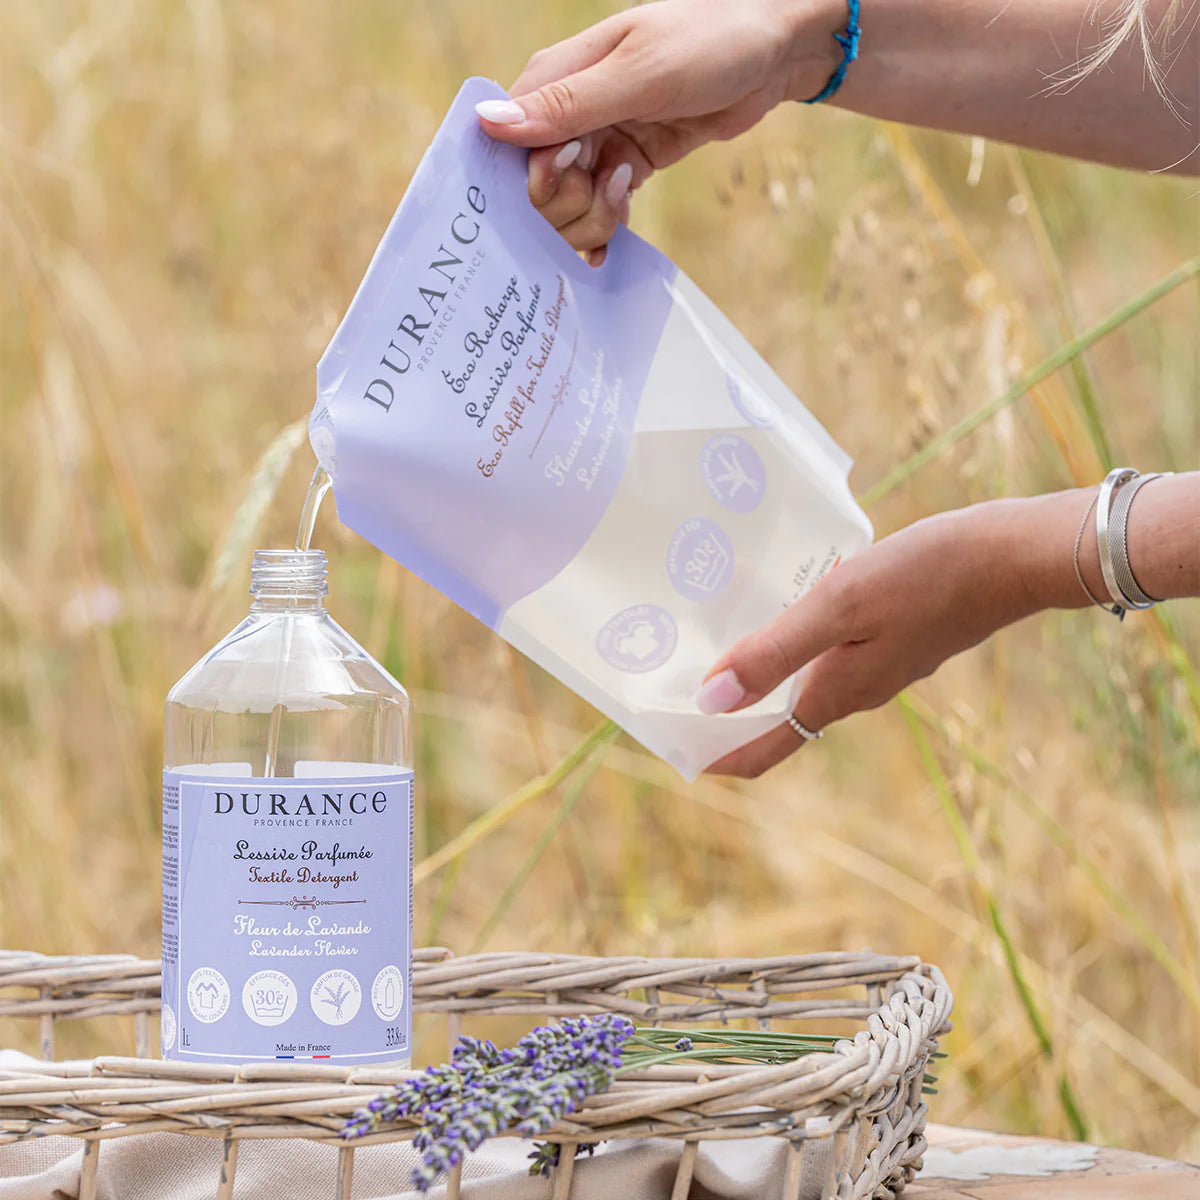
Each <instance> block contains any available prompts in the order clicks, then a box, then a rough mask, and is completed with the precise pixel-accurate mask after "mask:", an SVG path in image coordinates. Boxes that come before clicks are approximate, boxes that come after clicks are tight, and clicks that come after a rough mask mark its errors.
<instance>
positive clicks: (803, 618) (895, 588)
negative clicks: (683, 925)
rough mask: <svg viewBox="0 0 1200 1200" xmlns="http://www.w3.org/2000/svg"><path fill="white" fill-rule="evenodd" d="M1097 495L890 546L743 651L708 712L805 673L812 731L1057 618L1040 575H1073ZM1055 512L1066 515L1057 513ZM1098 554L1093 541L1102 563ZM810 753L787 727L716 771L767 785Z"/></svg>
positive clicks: (1006, 512) (970, 512) (806, 721)
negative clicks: (1026, 627) (1083, 522)
mask: <svg viewBox="0 0 1200 1200" xmlns="http://www.w3.org/2000/svg"><path fill="white" fill-rule="evenodd" d="M1090 495H1091V493H1084V492H1069V493H1062V494H1061V495H1059V496H1055V497H1046V498H1038V499H1035V500H998V501H991V502H989V503H986V504H979V505H976V506H974V507H972V508H967V509H960V510H958V511H955V512H949V513H943V514H941V515H939V516H935V517H929V518H927V519H925V520H923V521H918V522H917V523H916V524H915V525H911V526H909V527H908V528H907V529H902V530H901V531H900V532H898V533H894V534H892V535H891V536H890V537H885V538H883V539H882V540H881V541H879V542H877V543H875V545H873V546H870V547H868V548H867V549H866V550H864V551H862V553H860V554H857V555H855V556H854V557H853V558H850V559H848V560H847V561H846V562H844V563H841V564H840V565H838V566H837V567H836V568H835V569H834V570H832V571H831V572H830V573H829V574H828V575H827V576H826V577H825V578H824V579H822V580H821V581H820V582H819V583H818V584H817V585H816V586H815V587H813V588H812V590H811V591H809V592H808V593H807V594H806V595H805V596H803V597H802V598H801V599H800V600H798V601H796V603H795V604H793V605H792V606H791V607H790V608H788V609H787V610H786V611H785V612H784V613H782V614H781V615H780V616H779V617H778V618H776V619H775V620H774V621H772V622H771V624H770V625H767V626H766V627H765V628H763V629H760V630H758V631H757V632H755V633H752V634H749V635H748V636H747V637H744V638H742V640H741V641H739V642H737V643H736V644H735V645H734V646H733V647H732V649H730V650H729V652H728V653H727V654H725V655H724V656H723V657H722V658H721V659H720V660H719V661H718V662H717V663H716V665H715V666H714V667H713V668H712V670H711V672H710V673H709V676H708V678H707V679H706V681H705V683H704V685H703V687H702V688H701V689H700V692H699V694H698V696H697V705H698V706H699V708H700V709H701V711H702V712H708V713H716V712H733V711H735V710H737V709H741V708H745V707H746V706H747V705H750V704H753V703H754V702H755V701H757V700H761V699H762V698H763V697H764V696H766V695H768V694H769V693H770V692H772V691H773V690H774V689H775V688H776V687H778V685H779V684H780V683H782V682H783V681H784V680H785V679H787V678H789V677H790V676H792V675H794V674H796V673H797V672H801V673H802V680H803V686H802V691H801V693H800V698H799V700H798V701H797V704H796V708H795V715H796V719H797V720H798V721H799V722H800V723H801V724H802V725H804V726H805V727H806V728H807V729H811V730H814V731H816V730H820V729H822V728H824V727H825V726H826V725H828V724H830V723H831V722H833V721H838V720H840V719H841V718H842V717H846V716H849V715H850V714H851V713H855V712H859V711H861V710H863V709H868V708H877V707H878V706H879V705H881V704H883V703H885V702H886V701H888V700H890V699H891V698H892V697H893V696H895V695H896V693H897V692H899V691H900V690H901V689H902V688H904V687H907V686H908V684H910V683H912V682H913V681H914V680H917V679H922V678H924V677H925V676H926V675H929V674H930V673H932V672H933V671H934V670H936V669H937V667H939V666H940V665H941V664H942V663H943V662H945V660H946V659H948V658H950V657H951V656H952V655H955V654H958V653H959V652H960V651H963V650H966V649H968V648H969V647H971V646H974V645H977V644H978V643H979V642H982V641H983V640H984V639H985V638H987V637H988V636H989V635H990V634H992V633H994V632H995V631H996V630H997V629H1000V628H1001V627H1002V626H1004V625H1008V624H1010V623H1011V622H1013V621H1016V620H1018V619H1020V618H1021V617H1024V616H1028V615H1029V614H1031V613H1033V612H1035V611H1037V610H1038V609H1039V608H1042V607H1045V606H1046V600H1045V599H1044V598H1043V597H1041V596H1039V594H1038V593H1039V591H1041V590H1042V588H1041V582H1040V576H1038V574H1037V571H1038V569H1039V567H1040V563H1041V561H1042V560H1045V561H1047V562H1049V561H1051V558H1052V556H1053V555H1056V556H1060V557H1061V559H1062V561H1061V564H1060V566H1061V569H1060V568H1059V566H1056V567H1055V568H1054V569H1055V571H1056V574H1058V575H1061V573H1062V569H1065V571H1066V572H1067V573H1068V574H1070V573H1071V572H1072V570H1073V568H1072V567H1071V565H1070V563H1071V559H1070V555H1071V545H1072V542H1073V539H1074V533H1075V529H1076V528H1077V527H1078V525H1079V521H1080V518H1081V517H1082V516H1083V512H1084V509H1085V508H1086V507H1087V503H1088V499H1089V497H1090ZM1048 500H1054V501H1057V502H1058V503H1057V504H1056V505H1055V506H1054V507H1053V508H1051V507H1050V506H1049V505H1048V504H1047V501H1048ZM1072 522H1074V524H1073V525H1072ZM1051 547H1053V550H1052V552H1051V553H1047V551H1050V548H1051ZM1094 547H1095V540H1094V535H1093V537H1092V558H1094V557H1095V550H1094ZM1035 580H1036V581H1037V582H1034V581H1035ZM1058 582H1061V581H1058ZM1095 582H1096V583H1097V585H1099V580H1098V579H1097V580H1096V581H1095ZM1075 587H1076V590H1078V585H1077V584H1075ZM1076 600H1077V601H1078V602H1079V603H1083V604H1086V603H1087V599H1086V597H1085V596H1084V595H1083V593H1082V591H1079V592H1078V597H1077V598H1076V597H1074V596H1072V595H1071V594H1070V593H1069V592H1067V594H1066V601H1067V603H1075V602H1076ZM802 744H803V740H802V739H801V738H800V737H799V735H797V734H796V733H795V732H794V731H793V730H792V729H791V728H790V726H788V725H781V726H779V727H778V728H777V729H773V730H771V732H770V733H768V734H765V735H763V736H762V737H760V738H758V739H757V740H756V741H753V742H750V743H749V744H748V745H745V746H742V747H740V748H739V749H737V750H735V751H734V752H733V753H732V754H728V755H726V756H725V757H724V758H722V759H721V760H720V761H718V762H717V763H714V764H713V766H711V767H710V768H709V770H710V771H711V772H714V773H716V774H722V775H742V776H747V777H754V776H758V775H761V774H762V773H763V772H764V771H766V770H769V769H770V768H771V767H773V766H775V764H776V763H778V762H780V761H782V760H783V759H784V758H786V757H787V756H788V755H790V754H791V753H792V752H793V751H795V750H798V749H799V748H800V746H801V745H802Z"/></svg>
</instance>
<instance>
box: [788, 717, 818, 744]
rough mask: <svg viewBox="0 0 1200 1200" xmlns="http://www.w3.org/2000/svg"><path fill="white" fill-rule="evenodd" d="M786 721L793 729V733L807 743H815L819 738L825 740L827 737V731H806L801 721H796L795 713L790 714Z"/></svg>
mask: <svg viewBox="0 0 1200 1200" xmlns="http://www.w3.org/2000/svg"><path fill="white" fill-rule="evenodd" d="M785 719H786V720H787V723H788V724H789V725H790V726H791V727H792V729H793V731H794V732H795V733H797V734H798V735H799V736H800V737H801V738H802V739H803V740H804V741H806V742H815V741H817V740H818V739H819V738H823V737H824V736H825V731H824V730H823V729H818V730H817V731H816V732H815V733H814V732H813V731H812V730H811V729H806V728H805V727H804V726H803V725H801V724H800V722H799V721H797V720H796V714H795V713H788V715H787V717H786V718H785Z"/></svg>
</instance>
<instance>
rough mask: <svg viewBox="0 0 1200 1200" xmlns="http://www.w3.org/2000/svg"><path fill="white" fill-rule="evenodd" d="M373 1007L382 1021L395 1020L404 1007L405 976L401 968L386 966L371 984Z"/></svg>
mask: <svg viewBox="0 0 1200 1200" xmlns="http://www.w3.org/2000/svg"><path fill="white" fill-rule="evenodd" d="M371 1007H372V1008H373V1009H374V1010H375V1015H376V1016H377V1017H378V1018H379V1019H380V1020H381V1021H394V1020H395V1019H396V1018H397V1017H398V1016H399V1015H400V1010H401V1009H402V1008H403V1007H404V976H403V975H402V974H401V973H400V968H399V967H395V966H386V967H384V968H383V970H382V971H380V972H379V974H378V975H376V976H375V982H374V983H373V984H371Z"/></svg>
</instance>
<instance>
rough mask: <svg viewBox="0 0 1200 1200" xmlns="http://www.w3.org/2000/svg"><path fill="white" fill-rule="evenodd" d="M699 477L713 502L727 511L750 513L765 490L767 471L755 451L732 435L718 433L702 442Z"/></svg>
mask: <svg viewBox="0 0 1200 1200" xmlns="http://www.w3.org/2000/svg"><path fill="white" fill-rule="evenodd" d="M700 474H701V475H703V476H704V482H705V485H706V486H707V487H708V490H709V491H710V492H712V494H713V499H714V500H716V502H717V503H718V504H719V505H720V506H721V507H722V508H727V509H729V511H730V512H735V513H748V512H753V511H754V510H755V509H756V508H757V507H758V506H759V504H760V503H761V502H762V498H763V493H764V492H765V491H766V490H767V469H766V468H765V467H764V466H763V461H762V459H761V458H759V457H758V451H757V450H755V449H754V447H753V446H752V445H750V443H749V442H748V441H746V439H745V438H743V437H738V436H737V434H736V433H723V434H718V435H717V436H716V437H712V438H709V439H708V441H707V442H705V443H704V449H703V450H701V451H700Z"/></svg>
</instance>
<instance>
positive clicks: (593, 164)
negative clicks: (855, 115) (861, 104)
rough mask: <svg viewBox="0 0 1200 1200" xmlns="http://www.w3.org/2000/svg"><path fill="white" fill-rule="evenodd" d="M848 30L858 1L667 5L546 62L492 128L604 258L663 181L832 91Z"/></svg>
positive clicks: (581, 241)
mask: <svg viewBox="0 0 1200 1200" xmlns="http://www.w3.org/2000/svg"><path fill="white" fill-rule="evenodd" d="M826 8H827V9H828V13H827V15H822V14H823V13H824V10H825V9H826ZM839 20H840V22H841V24H844V23H845V4H844V0H834V3H827V0H659V3H655V4H647V5H644V6H642V7H639V8H634V9H631V10H629V11H628V12H622V13H618V14H616V15H615V16H612V17H609V18H608V19H607V20H604V21H601V22H600V23H599V24H598V25H594V26H593V27H592V28H590V29H586V30H584V31H583V32H582V33H579V34H576V35H575V36H574V37H571V38H567V40H566V41H563V42H559V43H558V44H557V45H554V46H550V47H548V48H547V49H545V50H540V51H538V53H537V54H535V55H534V56H533V57H532V58H531V59H530V60H529V63H528V64H527V66H526V67H525V70H524V72H523V73H522V74H521V77H520V78H519V79H518V80H517V81H516V83H514V84H513V87H512V95H513V99H512V100H489V101H485V102H484V103H483V104H481V105H479V114H480V118H481V121H482V124H483V128H484V130H485V131H486V132H487V133H488V134H490V135H491V136H492V137H494V138H495V139H496V140H497V141H501V142H508V143H510V144H511V145H515V146H528V147H530V148H532V149H533V150H534V153H532V154H531V155H530V161H529V192H530V198H531V199H532V200H533V202H534V204H535V206H536V207H538V208H539V209H540V210H541V211H542V213H543V215H545V216H546V218H547V219H548V220H549V221H550V223H551V224H552V225H554V227H555V228H556V229H559V230H560V231H561V232H562V234H563V236H564V237H565V238H566V239H567V241H568V242H569V243H570V244H571V245H572V246H574V247H575V249H577V250H581V251H597V250H598V249H599V248H600V247H603V246H604V244H605V243H606V242H607V241H608V239H609V238H610V237H611V236H612V233H613V230H614V229H615V228H616V223H617V221H618V220H619V219H623V218H624V216H625V215H626V209H625V202H626V199H627V196H628V193H629V192H630V191H631V190H632V189H633V188H635V187H637V186H638V185H640V184H641V183H643V182H644V181H645V180H646V179H647V178H648V177H649V176H650V174H651V173H652V172H654V171H656V170H659V169H660V168H662V167H666V166H669V165H670V164H671V163H674V162H677V161H678V160H679V159H681V158H683V157H684V155H686V154H687V153H689V152H690V151H691V150H694V149H695V148H696V147H697V146H700V145H703V144H704V143H705V142H708V141H713V140H717V139H728V138H732V137H736V136H737V135H738V134H740V133H742V132H744V131H745V130H747V129H749V128H750V127H751V126H752V125H754V124H756V123H757V122H758V121H759V120H760V119H761V118H762V117H763V116H764V115H765V114H766V113H767V112H768V111H770V109H772V108H774V107H775V105H776V104H779V103H780V102H781V101H783V100H786V99H800V98H803V97H805V96H810V95H812V94H814V93H815V92H817V91H819V90H820V89H821V87H822V86H823V85H824V83H825V81H826V80H827V79H828V78H829V75H830V73H831V72H832V71H833V69H834V68H835V67H836V65H837V63H838V62H839V61H840V52H839V50H838V47H837V43H836V42H835V41H834V39H833V36H832V35H833V33H834V31H835V30H836V29H838V28H839ZM826 25H827V26H828V28H823V27H824V26H826ZM819 30H822V32H821V33H820V35H818V32H819ZM801 35H803V36H801ZM575 143H578V146H576V145H575ZM590 261H593V262H594V261H596V256H595V255H593V256H592V257H591V259H590Z"/></svg>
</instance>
